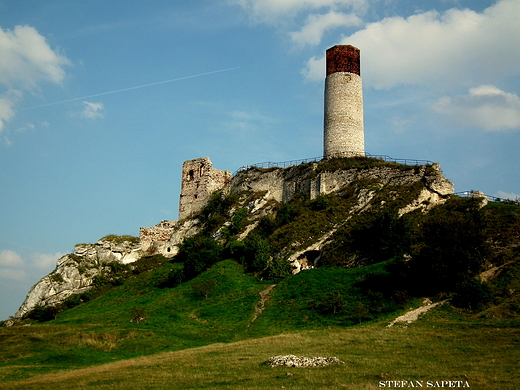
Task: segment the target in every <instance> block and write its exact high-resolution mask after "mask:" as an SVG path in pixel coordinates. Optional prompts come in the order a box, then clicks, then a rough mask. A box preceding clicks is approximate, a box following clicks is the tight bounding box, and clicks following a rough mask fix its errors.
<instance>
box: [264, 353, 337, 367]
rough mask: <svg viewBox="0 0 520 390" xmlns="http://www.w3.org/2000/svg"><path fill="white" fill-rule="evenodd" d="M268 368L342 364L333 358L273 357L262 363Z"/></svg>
mask: <svg viewBox="0 0 520 390" xmlns="http://www.w3.org/2000/svg"><path fill="white" fill-rule="evenodd" d="M264 364H265V365H267V366H269V367H281V366H285V367H324V366H328V365H330V364H344V362H342V361H341V360H339V359H338V358H335V357H305V356H295V355H285V356H274V357H271V358H269V359H267V360H266V361H265V362H264Z"/></svg>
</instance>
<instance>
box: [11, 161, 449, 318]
mask: <svg viewBox="0 0 520 390" xmlns="http://www.w3.org/2000/svg"><path fill="white" fill-rule="evenodd" d="M219 183H220V179H219ZM220 184H222V183H220ZM220 184H219V185H220ZM219 191H221V193H222V197H224V198H225V197H226V196H231V197H232V198H234V199H235V200H234V201H233V202H234V204H233V205H232V206H231V208H230V209H228V210H227V211H225V215H221V216H220V217H221V222H220V223H221V226H220V227H219V228H218V229H217V230H213V233H212V237H213V238H215V239H217V240H222V241H224V240H225V238H223V237H225V236H226V230H227V232H229V228H230V226H231V223H232V222H231V221H232V219H233V215H234V213H235V212H236V211H237V210H242V211H243V210H246V214H247V216H246V221H247V224H246V225H245V226H242V228H241V230H240V231H238V232H237V233H236V238H237V239H238V240H244V239H245V238H246V237H247V235H248V234H249V233H250V232H251V231H253V230H254V229H255V227H256V226H257V225H258V224H259V223H260V221H261V220H262V218H263V217H264V216H266V215H276V212H277V210H279V209H280V207H281V205H282V204H284V203H286V202H289V201H290V200H291V199H293V198H294V197H300V198H302V199H310V200H313V199H317V198H318V197H319V196H322V195H327V194H338V196H342V197H345V196H348V198H349V202H350V203H349V204H350V206H349V209H348V212H347V213H345V214H342V217H341V219H337V218H336V219H334V218H331V219H330V220H329V221H328V222H323V223H322V224H321V225H320V229H319V231H317V232H315V233H312V234H307V236H305V237H302V238H301V239H299V240H298V242H289V243H287V244H286V246H285V247H284V248H282V249H280V251H279V253H277V254H276V255H275V256H277V258H280V259H284V261H285V260H287V261H289V263H291V264H292V266H293V273H297V272H300V271H302V270H305V269H309V268H313V267H315V266H318V265H319V262H320V258H321V255H322V251H323V248H324V247H326V246H327V245H328V244H329V243H330V242H331V241H333V240H334V236H335V233H336V232H337V231H338V229H340V228H341V226H342V225H344V224H345V223H347V222H348V221H349V219H350V218H351V217H352V216H355V215H356V214H360V213H363V212H365V211H367V210H370V209H374V208H375V209H384V208H385V207H387V204H386V202H389V203H392V202H393V203H395V202H396V201H398V202H397V203H398V204H399V207H400V208H399V209H398V214H399V215H400V216H401V215H404V214H406V213H409V212H411V211H414V210H421V211H423V212H427V211H428V210H429V209H431V208H433V207H434V206H435V205H438V204H440V203H442V202H445V201H446V200H447V199H448V197H449V195H451V194H453V184H452V183H451V182H449V181H448V180H447V179H446V178H445V177H444V175H443V174H442V172H441V170H440V166H439V164H433V165H419V166H406V165H401V164H395V163H387V162H384V161H379V160H376V159H364V158H362V159H359V160H355V159H354V160H352V159H337V160H324V161H320V162H313V163H306V164H302V165H297V166H291V167H288V168H271V169H259V168H250V169H246V170H243V171H241V172H238V173H237V174H236V175H235V176H234V177H233V178H232V179H231V180H230V181H228V182H226V183H225V184H223V187H222V188H221V189H220V190H219ZM383 195H384V196H383ZM199 206H200V205H199ZM201 207H202V206H201ZM392 207H395V205H394V206H392ZM222 221H224V222H222ZM203 228H204V223H202V222H201V218H200V216H199V215H194V216H193V218H184V219H182V220H181V221H178V222H177V221H162V222H160V223H159V224H157V225H156V226H153V227H150V228H141V230H140V238H139V239H137V238H134V237H128V236H122V237H119V236H107V237H104V238H103V239H101V240H99V241H98V242H97V243H95V244H78V245H76V246H75V247H74V253H73V254H68V255H65V256H63V257H62V258H60V259H59V260H58V262H57V266H56V269H55V270H54V271H53V272H52V273H50V274H49V275H47V276H45V277H44V278H42V279H41V280H40V281H39V282H38V283H37V284H36V285H35V286H34V287H33V288H32V289H31V291H30V292H29V294H28V296H27V298H26V300H25V301H24V303H23V304H22V306H21V307H20V309H19V310H18V312H17V313H16V315H15V317H16V318H22V317H23V316H24V315H25V314H27V313H28V312H29V311H31V310H32V309H34V308H35V307H37V306H50V305H56V304H59V303H62V302H63V301H64V300H65V299H67V298H68V297H69V296H71V295H73V294H81V293H83V292H86V291H88V290H89V289H91V288H92V285H93V283H94V279H95V278H96V277H97V276H99V275H102V274H103V273H110V272H111V266H110V264H112V263H115V264H129V263H132V262H135V261H136V260H139V259H140V258H142V257H146V256H152V255H157V254H159V255H162V256H164V257H167V258H172V257H174V256H175V255H176V254H177V253H178V252H179V247H180V245H181V244H182V242H183V240H184V239H185V238H188V237H191V236H193V235H195V234H197V233H199V232H200V231H201V230H202V229H203ZM353 266H354V265H353Z"/></svg>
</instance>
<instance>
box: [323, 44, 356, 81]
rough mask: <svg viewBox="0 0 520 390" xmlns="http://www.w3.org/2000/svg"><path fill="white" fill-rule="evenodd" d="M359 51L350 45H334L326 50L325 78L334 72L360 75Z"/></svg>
mask: <svg viewBox="0 0 520 390" xmlns="http://www.w3.org/2000/svg"><path fill="white" fill-rule="evenodd" d="M359 57H360V55H359V49H358V48H357V47H354V46H351V45H336V46H333V47H331V48H330V49H328V50H327V76H328V75H329V74H332V73H336V72H348V73H354V74H357V75H358V76H361V74H360V65H359Z"/></svg>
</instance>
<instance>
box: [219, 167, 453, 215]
mask: <svg viewBox="0 0 520 390" xmlns="http://www.w3.org/2000/svg"><path fill="white" fill-rule="evenodd" d="M409 168H410V169H398V168H396V167H392V166H376V167H373V168H369V169H359V168H352V169H348V168H346V169H336V170H323V169H322V168H321V167H320V164H319V163H312V166H311V168H310V169H306V170H302V168H301V167H300V166H293V167H289V168H285V169H281V168H280V169H274V170H271V171H265V170H264V171H263V170H259V169H254V168H253V169H250V170H247V171H242V172H239V173H238V174H237V175H236V176H235V177H234V178H233V179H232V180H231V182H230V183H229V185H227V186H226V187H224V190H225V191H228V192H241V191H251V192H265V195H264V196H263V200H265V201H269V200H275V201H278V202H287V201H289V200H290V199H291V198H292V197H293V196H294V195H295V194H296V193H304V194H305V195H306V196H308V197H309V199H315V198H316V197H317V196H318V195H323V194H331V193H333V192H336V191H339V190H341V189H343V188H344V187H345V186H348V185H350V184H352V183H358V182H361V181H377V182H378V183H379V184H378V185H379V187H381V188H382V187H385V186H396V187H398V186H405V185H411V184H413V183H416V182H420V183H423V184H424V188H425V190H426V191H427V192H428V194H429V195H428V198H429V199H431V200H432V201H433V202H434V203H438V201H441V202H442V200H441V199H442V198H443V197H446V196H448V195H450V194H453V184H452V183H451V182H450V181H448V180H447V179H446V178H445V177H444V175H443V174H442V172H441V170H440V165H439V164H433V165H432V166H428V165H420V166H417V167H414V168H412V167H409ZM425 196H426V194H425ZM435 199H436V200H437V202H436V201H435ZM416 208H417V207H416ZM414 209H415V208H414Z"/></svg>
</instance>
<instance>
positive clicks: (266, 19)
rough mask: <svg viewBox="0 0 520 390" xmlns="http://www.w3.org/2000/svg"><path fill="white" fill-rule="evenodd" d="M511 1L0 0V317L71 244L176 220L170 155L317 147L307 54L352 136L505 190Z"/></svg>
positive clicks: (519, 59) (279, 153)
mask: <svg viewBox="0 0 520 390" xmlns="http://www.w3.org/2000/svg"><path fill="white" fill-rule="evenodd" d="M519 19H520V1H519V0H499V1H475V0H471V1H470V0H439V1H436V0H427V1H426V0H402V1H399V0H213V1H206V0H199V1H171V2H166V1H162V0H161V1H158V0H148V1H146V2H144V1H136V0H125V1H121V0H111V1H101V0H89V1H76V0H67V1H65V0H46V1H45V2H42V1H36V0H23V1H20V0H0V190H1V198H0V199H1V202H0V319H6V318H7V317H8V316H9V315H12V314H14V312H15V311H16V310H17V308H18V307H19V306H20V304H21V303H22V301H23V299H24V298H25V295H26V294H27V292H28V291H29V289H30V287H31V286H32V285H33V284H34V283H36V282H37V281H38V280H39V279H40V278H41V277H42V276H44V275H46V274H47V273H49V272H50V271H52V270H53V269H54V267H55V262H56V260H57V259H58V258H59V257H60V256H61V255H63V254H65V253H70V252H72V251H73V246H74V245H75V244H77V243H83V242H91V243H93V242H96V241H97V240H98V239H99V238H101V237H103V236H105V235H107V234H130V235H138V234H139V227H140V226H152V225H155V224H156V223H158V222H160V221H161V220H176V219H177V213H178V198H179V190H180V171H181V165H182V162H183V161H184V160H188V159H192V158H197V157H204V156H209V157H210V158H211V159H212V161H213V164H214V167H215V168H218V169H226V170H230V171H235V170H236V169H237V168H239V167H240V166H242V165H246V164H252V163H257V162H263V161H287V160H293V159H300V158H307V157H315V156H320V155H322V129H323V81H324V60H323V57H324V52H325V50H326V49H327V48H328V47H331V46H333V45H335V44H352V45H354V46H357V47H358V48H359V49H360V50H361V76H362V78H363V88H364V90H363V93H364V110H365V147H366V151H367V152H369V153H371V154H386V155H390V156H392V157H395V158H416V159H428V160H432V161H436V162H440V163H441V168H442V169H443V171H444V173H445V175H446V176H447V177H448V179H450V180H451V181H452V182H453V183H454V184H455V190H456V191H465V190H471V189H478V190H481V191H483V192H485V193H486V194H488V195H494V196H499V197H510V198H513V199H514V198H516V197H518V196H520V181H519V174H518V172H519V171H520V158H519V154H518V149H519V146H520V97H519V96H520V23H518V20H519Z"/></svg>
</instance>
